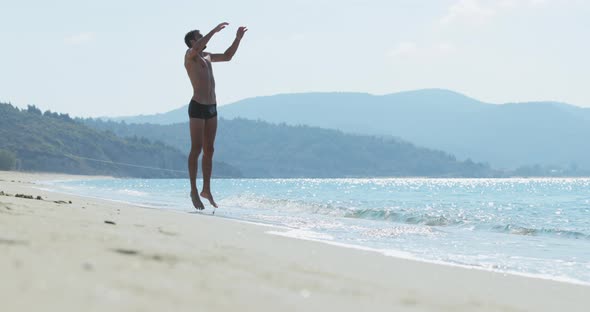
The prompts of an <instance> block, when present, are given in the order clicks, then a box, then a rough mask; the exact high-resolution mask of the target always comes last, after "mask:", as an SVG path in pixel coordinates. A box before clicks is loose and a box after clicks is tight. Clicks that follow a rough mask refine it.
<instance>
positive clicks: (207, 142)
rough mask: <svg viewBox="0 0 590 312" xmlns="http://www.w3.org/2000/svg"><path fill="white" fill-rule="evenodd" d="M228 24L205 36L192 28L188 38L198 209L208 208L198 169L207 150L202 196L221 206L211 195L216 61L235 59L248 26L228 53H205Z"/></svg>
mask: <svg viewBox="0 0 590 312" xmlns="http://www.w3.org/2000/svg"><path fill="white" fill-rule="evenodd" d="M227 25H229V24H228V23H221V24H219V25H217V27H215V28H214V29H213V30H211V31H210V32H209V33H208V34H207V35H205V36H203V35H202V34H201V32H199V31H198V30H193V31H190V32H188V33H187V34H186V36H185V37H184V42H185V43H186V45H187V46H188V48H189V49H188V50H187V51H186V54H185V56H184V67H185V68H186V72H187V73H188V77H189V78H190V81H191V84H192V86H193V97H192V99H191V102H190V104H189V106H188V115H189V117H190V133H191V151H190V154H189V156H188V170H189V177H190V181H191V199H192V201H193V206H195V208H196V209H197V210H202V209H204V208H205V206H204V205H203V202H201V199H200V198H199V196H198V190H197V182H196V180H197V170H198V163H197V161H198V158H199V154H200V153H201V149H202V150H203V159H202V165H203V190H202V191H201V197H203V198H206V199H207V200H209V203H211V205H213V207H215V208H217V204H216V203H215V200H213V195H211V171H212V169H213V150H214V148H213V145H214V143H215V134H216V132H217V99H216V96H215V79H214V78H213V69H212V67H211V63H212V62H227V61H229V60H231V59H232V57H233V56H234V54H236V51H237V50H238V46H239V45H240V41H241V40H242V37H244V33H245V32H246V31H247V30H248V29H247V28H246V27H243V26H242V27H239V28H238V31H237V34H236V39H235V40H234V42H233V43H232V45H231V46H230V47H229V48H228V49H227V50H225V52H224V53H220V54H214V53H208V52H205V51H204V50H205V48H206V46H207V43H208V42H209V40H210V39H211V37H213V35H214V34H216V33H218V32H219V31H221V30H222V29H224V28H225V27H226V26H227Z"/></svg>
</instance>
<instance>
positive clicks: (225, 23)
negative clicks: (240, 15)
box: [213, 22, 229, 32]
mask: <svg viewBox="0 0 590 312" xmlns="http://www.w3.org/2000/svg"><path fill="white" fill-rule="evenodd" d="M227 25H229V23H227V22H223V23H221V24H219V25H217V26H216V27H215V28H213V31H214V32H220V31H221V30H222V29H224V28H225V26H227Z"/></svg>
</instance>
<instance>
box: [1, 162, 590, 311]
mask: <svg viewBox="0 0 590 312" xmlns="http://www.w3.org/2000/svg"><path fill="white" fill-rule="evenodd" d="M86 178H88V179H91V178H93V177H82V176H68V175H60V174H32V173H19V172H0V191H1V192H4V193H5V195H1V194H2V193H0V277H1V278H0V298H1V307H2V310H3V311H359V309H363V310H371V311H587V309H588V306H589V305H590V296H588V294H590V287H587V286H580V285H574V284H568V283H562V282H556V281H551V280H543V279H536V278H528V277H522V276H515V275H508V274H501V273H494V272H487V271H482V270H475V269H465V268H459V267H451V266H444V265H436V264H429V263H422V262H417V261H410V260H404V259H397V258H393V257H387V256H383V255H381V254H378V253H374V252H370V251H362V250H355V249H349V248H343V247H338V246H332V245H328V244H323V243H319V242H312V241H304V240H298V239H293V238H289V237H283V236H279V235H272V234H269V233H268V232H269V231H281V230H278V229H276V228H269V227H265V226H259V225H254V224H247V223H243V222H237V221H233V220H228V219H224V218H220V217H215V216H211V215H205V214H197V213H190V212H191V210H190V209H189V207H188V204H187V212H186V213H184V212H173V211H164V210H157V209H147V208H142V207H136V206H132V205H128V204H122V203H116V202H109V201H102V200H96V199H89V198H82V197H76V196H71V195H65V194H59V193H52V192H46V191H41V190H39V189H38V188H39V187H41V186H40V185H39V184H36V183H35V181H41V180H59V179H86ZM15 194H25V195H32V196H33V199H28V198H20V197H15V196H14V195H15ZM37 196H41V198H42V199H41V200H38V199H35V198H36V197H37ZM70 202H71V203H70Z"/></svg>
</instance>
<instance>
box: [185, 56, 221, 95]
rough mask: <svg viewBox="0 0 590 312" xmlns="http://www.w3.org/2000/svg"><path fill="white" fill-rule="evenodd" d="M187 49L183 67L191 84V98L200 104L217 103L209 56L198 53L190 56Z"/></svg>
mask: <svg viewBox="0 0 590 312" xmlns="http://www.w3.org/2000/svg"><path fill="white" fill-rule="evenodd" d="M189 51H190V50H188V51H187V53H186V54H185V56H184V67H185V68H186V72H187V74H188V77H189V78H190V80H191V84H192V86H193V100H194V101H196V102H198V103H200V104H217V98H216V96H215V78H213V68H212V67H211V56H210V55H209V54H208V53H199V54H197V55H196V56H195V57H194V58H191V57H189Z"/></svg>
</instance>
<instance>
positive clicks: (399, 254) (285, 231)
mask: <svg viewBox="0 0 590 312" xmlns="http://www.w3.org/2000/svg"><path fill="white" fill-rule="evenodd" d="M92 178H93V179H94V177H92ZM574 178H575V177H574ZM84 179H88V177H87V176H82V179H75V178H72V179H64V180H39V182H60V181H80V180H84ZM96 179H117V178H115V177H96ZM486 179H487V178H486ZM502 179H528V178H502ZM531 179H542V178H531ZM545 179H555V178H554V177H545ZM558 179H561V178H558ZM576 179H579V178H576ZM582 179H585V178H582ZM35 182H37V181H35ZM47 185H51V184H47ZM39 189H40V190H44V191H48V192H54V193H61V194H67V195H71V196H77V197H83V198H89V199H93V200H100V201H109V202H113V203H119V204H124V205H131V206H135V207H140V208H146V209H156V210H163V211H167V212H176V213H187V212H188V211H182V210H176V209H170V210H167V209H162V208H161V207H156V206H150V205H146V204H139V203H134V202H129V201H124V200H116V199H109V198H101V197H92V196H85V195H79V194H75V193H69V192H65V191H60V190H56V189H50V188H45V189H44V188H39ZM189 213H190V212H189ZM201 214H204V215H206V214H207V213H201ZM217 217H218V218H222V219H224V220H229V221H232V222H240V223H245V224H251V225H254V226H261V227H266V228H268V231H265V233H267V234H270V235H276V236H282V237H288V238H292V239H300V240H305V241H310V242H316V243H321V244H327V245H332V246H337V247H340V248H347V249H352V250H361V251H368V252H372V253H376V254H379V255H382V256H385V257H392V258H396V259H403V260H408V261H416V262H420V263H428V264H434V265H442V266H449V267H456V268H462V269H467V270H479V271H484V272H492V273H497V274H509V275H513V276H520V277H526V278H533V279H540V280H548V281H554V282H559V283H566V284H572V285H578V286H584V287H590V282H585V281H582V280H576V279H572V278H569V277H557V276H550V275H543V274H536V273H526V272H518V271H509V270H501V269H494V268H486V267H481V266H475V265H466V264H459V263H452V262H444V261H437V260H428V259H422V258H419V257H416V256H413V255H411V254H409V253H408V252H405V251H401V250H384V249H377V248H372V247H365V246H362V245H354V244H347V243H341V242H336V241H330V240H323V239H318V238H314V237H309V236H304V235H303V236H301V235H296V234H294V235H293V234H290V233H293V232H300V230H298V229H293V228H288V227H283V226H280V225H274V224H265V223H258V222H253V221H247V220H240V219H234V218H228V217H224V216H223V215H221V216H217ZM275 229H278V230H281V231H282V232H281V231H275ZM314 233H315V232H314ZM316 234H319V233H316Z"/></svg>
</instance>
